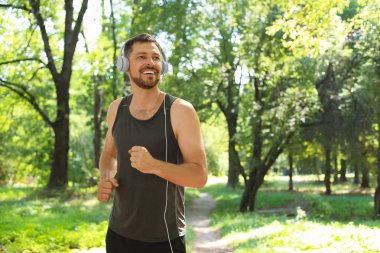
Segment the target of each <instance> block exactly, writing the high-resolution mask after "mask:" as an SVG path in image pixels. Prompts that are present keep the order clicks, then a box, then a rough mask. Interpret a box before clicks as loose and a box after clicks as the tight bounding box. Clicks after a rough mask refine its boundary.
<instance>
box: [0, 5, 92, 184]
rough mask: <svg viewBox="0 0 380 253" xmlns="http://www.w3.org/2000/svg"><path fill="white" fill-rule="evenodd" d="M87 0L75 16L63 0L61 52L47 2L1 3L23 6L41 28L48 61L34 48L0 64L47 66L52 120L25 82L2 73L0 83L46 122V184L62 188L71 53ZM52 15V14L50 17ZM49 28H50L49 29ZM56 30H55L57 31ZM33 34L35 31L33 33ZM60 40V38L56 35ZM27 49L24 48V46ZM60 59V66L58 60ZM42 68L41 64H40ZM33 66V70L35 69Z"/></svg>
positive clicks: (25, 11) (54, 15) (66, 168)
mask: <svg viewBox="0 0 380 253" xmlns="http://www.w3.org/2000/svg"><path fill="white" fill-rule="evenodd" d="M87 3H88V0H83V2H82V4H81V7H80V10H79V13H78V15H77V17H76V18H75V19H74V7H73V1H72V0H71V1H70V0H66V1H65V5H64V9H65V20H64V31H63V41H62V42H63V55H60V54H59V53H58V50H54V49H53V48H52V43H51V41H52V38H51V36H49V27H48V26H47V20H48V21H49V22H52V21H55V22H57V23H58V22H59V19H58V17H57V16H58V14H56V13H49V6H42V5H41V4H40V1H36V0H29V2H28V4H26V3H25V2H23V1H19V2H14V3H12V4H1V5H0V7H2V8H7V9H12V10H15V11H16V10H22V11H23V13H25V14H26V17H27V18H29V19H30V23H31V27H33V25H37V26H38V27H39V30H40V36H41V37H40V38H41V40H42V43H43V47H44V52H45V58H46V60H47V63H45V62H44V61H42V60H40V59H39V57H40V54H39V52H36V55H35V56H34V57H28V58H22V59H14V60H8V61H7V62H3V63H2V65H5V64H11V63H17V62H21V61H37V62H39V63H40V64H41V65H43V66H44V67H46V68H47V69H48V70H49V73H50V75H51V79H52V81H53V82H54V86H55V92H56V108H55V109H56V117H55V119H54V120H52V119H51V117H50V116H49V115H48V114H47V113H45V112H44V109H43V108H41V106H40V105H39V103H38V102H37V101H38V98H37V97H36V96H35V95H33V94H32V93H31V92H29V89H28V87H27V85H26V84H23V83H19V82H15V81H13V80H12V79H16V78H14V77H13V76H5V75H2V77H1V79H0V85H1V86H2V87H5V88H7V89H9V90H11V91H13V92H15V93H16V94H18V95H19V96H20V97H22V98H23V99H25V100H26V101H27V102H28V103H29V104H30V105H31V106H32V107H33V108H34V109H35V110H36V111H37V112H38V113H39V114H40V116H41V117H42V119H43V120H44V121H45V123H46V124H47V125H49V126H50V127H51V128H52V129H53V132H54V153H53V157H52V167H51V173H50V178H49V181H48V184H47V188H49V189H52V188H63V187H66V186H67V183H68V173H67V172H68V151H69V123H70V120H69V119H70V107H69V97H70V95H69V89H70V81H71V74H72V66H73V57H74V53H75V48H76V45H77V42H78V35H79V32H80V28H81V25H82V21H83V16H84V14H85V12H86V10H87ZM52 17H53V18H52ZM50 32H51V31H50ZM57 32H58V31H57ZM34 36H36V35H34ZM55 39H56V40H61V38H58V39H57V38H55ZM26 49H27V48H26ZM58 59H59V60H61V61H62V62H61V70H59V69H58V68H59V65H58V64H57V63H58V61H59V60H58ZM40 68H41V67H40ZM37 71H38V70H36V72H35V73H37ZM3 73H7V72H3Z"/></svg>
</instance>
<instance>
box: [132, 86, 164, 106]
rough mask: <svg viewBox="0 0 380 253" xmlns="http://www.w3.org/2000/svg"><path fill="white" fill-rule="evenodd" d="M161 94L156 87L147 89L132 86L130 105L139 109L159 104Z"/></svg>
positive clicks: (161, 97)
mask: <svg viewBox="0 0 380 253" xmlns="http://www.w3.org/2000/svg"><path fill="white" fill-rule="evenodd" d="M163 95H164V93H163V92H162V91H160V90H159V89H158V88H157V87H154V88H152V89H149V90H147V89H141V88H139V87H134V89H133V98H132V101H131V106H132V107H134V108H139V109H151V108H155V107H157V106H159V105H160V104H161V100H162V99H163Z"/></svg>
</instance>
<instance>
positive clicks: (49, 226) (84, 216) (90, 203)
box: [0, 187, 198, 253]
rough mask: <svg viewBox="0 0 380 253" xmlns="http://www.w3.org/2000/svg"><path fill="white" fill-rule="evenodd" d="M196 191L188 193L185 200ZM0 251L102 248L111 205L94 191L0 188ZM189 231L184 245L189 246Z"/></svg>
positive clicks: (88, 189)
mask: <svg viewBox="0 0 380 253" xmlns="http://www.w3.org/2000/svg"><path fill="white" fill-rule="evenodd" d="M197 194H198V192H197V191H194V190H188V191H187V193H186V201H187V202H188V201H191V199H193V198H195V197H196V196H197ZM0 203H1V205H0V217H1V219H0V252H43V253H44V252H57V253H58V252H59V253H62V252H70V251H74V249H81V250H83V249H89V248H96V247H100V248H102V247H103V248H104V238H105V233H106V230H107V225H108V216H109V213H110V209H111V204H110V203H108V204H104V203H100V202H99V201H97V199H96V188H95V187H92V188H84V189H76V190H75V191H73V190H71V191H69V192H68V193H65V194H60V195H59V196H58V197H48V196H46V194H44V193H42V192H41V190H40V189H33V188H31V187H1V188H0ZM193 238H194V233H193V232H192V231H191V230H190V231H189V236H188V238H187V242H188V243H189V244H191V243H192V240H193Z"/></svg>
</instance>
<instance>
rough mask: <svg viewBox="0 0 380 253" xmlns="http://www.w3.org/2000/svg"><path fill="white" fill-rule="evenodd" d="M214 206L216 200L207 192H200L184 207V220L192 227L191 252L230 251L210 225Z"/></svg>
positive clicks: (217, 252) (212, 252)
mask: <svg viewBox="0 0 380 253" xmlns="http://www.w3.org/2000/svg"><path fill="white" fill-rule="evenodd" d="M215 206H216V202H215V201H214V200H213V199H212V198H211V196H210V195H209V194H207V193H201V194H200V197H199V198H197V199H195V200H193V202H192V203H191V204H190V205H189V206H188V207H187V208H186V220H187V221H188V224H189V225H190V226H191V227H192V228H193V229H194V232H195V242H194V246H193V253H231V252H232V250H231V249H229V248H228V246H227V243H226V241H223V240H222V239H221V238H220V235H219V233H218V231H217V230H216V229H213V228H212V227H210V214H211V211H212V209H214V208H215Z"/></svg>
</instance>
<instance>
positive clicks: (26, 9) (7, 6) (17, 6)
mask: <svg viewBox="0 0 380 253" xmlns="http://www.w3.org/2000/svg"><path fill="white" fill-rule="evenodd" d="M0 8H12V9H19V10H23V11H26V12H28V13H32V10H31V9H29V8H28V7H26V5H25V4H23V5H12V4H0Z"/></svg>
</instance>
